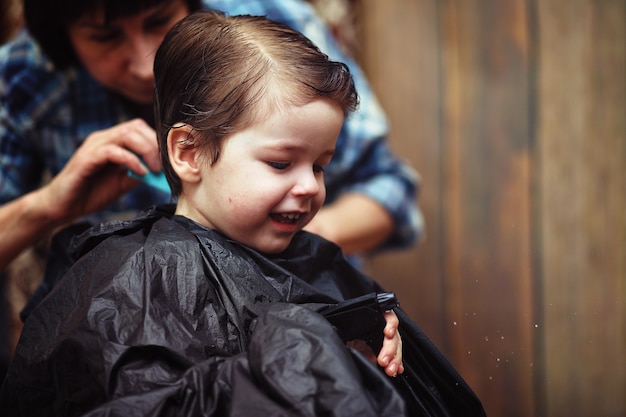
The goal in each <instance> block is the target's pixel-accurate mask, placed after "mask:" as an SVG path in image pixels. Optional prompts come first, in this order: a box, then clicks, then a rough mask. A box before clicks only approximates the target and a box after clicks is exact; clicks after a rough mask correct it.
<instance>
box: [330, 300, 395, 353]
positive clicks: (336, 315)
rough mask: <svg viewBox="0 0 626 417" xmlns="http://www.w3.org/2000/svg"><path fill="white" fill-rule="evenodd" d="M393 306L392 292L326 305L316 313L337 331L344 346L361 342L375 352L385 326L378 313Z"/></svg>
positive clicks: (381, 316) (379, 344) (383, 319)
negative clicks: (348, 342)
mask: <svg viewBox="0 0 626 417" xmlns="http://www.w3.org/2000/svg"><path fill="white" fill-rule="evenodd" d="M397 306H398V300H397V299H396V296H395V294H394V293H393V292H382V293H375V292H373V293H369V294H366V295H362V296H360V297H356V298H351V299H349V300H345V301H342V302H340V303H338V304H333V305H330V306H328V307H325V308H324V309H322V310H321V311H320V313H321V314H322V315H323V316H324V317H326V319H327V320H328V321H329V322H330V323H331V324H332V325H333V326H334V327H335V328H336V329H337V332H338V333H339V336H340V337H341V338H342V340H343V341H344V342H347V341H350V340H355V339H361V340H364V341H365V342H367V344H368V345H370V347H372V348H373V349H379V348H380V346H381V345H382V342H383V329H384V328H385V324H386V322H385V317H384V316H383V314H382V313H383V312H384V311H389V310H392V309H393V308H395V307H397ZM375 351H377V350H375Z"/></svg>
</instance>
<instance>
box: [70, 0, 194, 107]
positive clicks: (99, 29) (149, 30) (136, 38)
mask: <svg viewBox="0 0 626 417" xmlns="http://www.w3.org/2000/svg"><path fill="white" fill-rule="evenodd" d="M129 1H132V0H129ZM188 14H189V9H188V7H187V3H186V2H185V1H184V0H172V1H169V2H164V3H163V4H161V5H158V6H155V7H153V8H150V9H148V10H146V11H143V12H141V13H139V14H137V15H134V16H130V17H124V18H120V19H115V20H113V21H111V22H108V23H106V22H105V21H104V14H103V13H102V12H96V13H93V14H87V15H85V16H83V17H81V18H80V19H79V20H78V21H76V22H74V23H73V24H72V25H70V26H69V28H68V37H69V39H70V42H71V43H72V46H73V47H74V50H75V52H76V55H77V56H78V59H79V60H80V61H81V62H82V64H83V65H84V66H85V68H86V69H87V71H89V73H91V75H92V76H93V77H94V78H95V79H96V81H98V82H99V83H100V84H102V85H103V86H105V87H106V88H108V89H110V90H112V91H115V92H117V93H119V94H121V95H122V96H124V97H126V98H128V99H129V100H131V101H134V102H136V103H141V104H151V103H152V98H153V93H154V75H153V73H152V65H153V63H154V54H155V53H156V50H157V48H158V47H159V45H160V44H161V42H162V41H163V38H164V37H165V34H166V33H167V31H168V30H169V29H170V28H171V27H172V26H173V25H174V24H175V23H176V22H178V21H179V20H180V19H182V18H183V17H185V16H187V15H188Z"/></svg>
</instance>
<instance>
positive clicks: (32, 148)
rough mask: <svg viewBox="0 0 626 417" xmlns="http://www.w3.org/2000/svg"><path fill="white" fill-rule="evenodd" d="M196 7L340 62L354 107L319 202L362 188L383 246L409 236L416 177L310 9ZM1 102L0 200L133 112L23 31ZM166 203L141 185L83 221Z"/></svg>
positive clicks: (359, 79) (1, 80)
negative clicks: (297, 40) (273, 23)
mask: <svg viewBox="0 0 626 417" xmlns="http://www.w3.org/2000/svg"><path fill="white" fill-rule="evenodd" d="M204 4H205V6H206V7H210V8H213V9H217V10H222V11H224V12H226V13H229V14H231V15H235V14H252V15H267V16H268V17H269V18H271V19H274V20H277V21H280V22H283V23H285V24H287V25H289V26H291V27H293V28H295V29H297V30H299V31H301V32H303V33H304V34H305V35H307V36H308V37H309V38H310V39H311V40H312V41H313V42H314V43H316V44H317V45H318V46H319V47H320V49H321V50H323V51H324V52H325V53H327V54H328V55H329V56H330V57H331V58H332V59H334V60H338V61H342V62H345V63H346V64H348V65H349V67H350V70H351V71H352V74H353V76H354V80H355V83H356V88H357V91H358V93H359V96H360V107H359V109H358V111H356V112H355V113H353V114H351V115H350V116H349V117H348V118H347V119H346V122H345V123H344V126H343V129H342V131H341V134H340V136H339V139H338V142H337V148H336V153H335V155H334V157H333V159H332V162H331V163H330V165H329V166H328V167H327V168H326V171H325V181H326V187H327V198H326V202H327V203H331V202H333V201H334V200H335V199H336V198H337V197H338V196H339V195H341V194H342V193H345V192H356V193H361V194H364V195H367V196H369V197H371V198H372V199H374V200H376V201H378V202H379V203H380V204H382V205H383V206H384V207H386V208H387V210H388V211H389V213H390V214H391V215H392V217H393V218H394V220H395V225H396V228H395V232H394V234H393V235H392V236H391V238H390V239H389V240H388V241H387V242H386V243H385V245H384V247H385V248H391V247H394V248H397V247H406V246H408V245H410V244H412V243H414V242H415V241H416V239H417V238H418V236H419V235H420V233H421V231H422V224H423V221H422V215H421V212H420V211H419V208H418V206H417V204H416V198H417V189H418V177H417V174H416V173H415V172H414V171H413V170H412V169H411V168H410V167H409V166H408V165H406V164H405V163H403V162H401V161H399V160H398V159H397V158H396V157H395V156H394V155H393V154H392V153H391V151H390V149H389V146H388V143H387V141H386V137H387V133H388V126H387V120H386V117H385V115H384V113H383V111H382V109H381V107H380V105H379V103H378V101H377V100H376V98H375V96H374V95H373V93H372V90H371V88H370V86H369V85H368V83H367V80H366V79H365V77H364V75H363V73H362V71H361V69H360V68H359V67H358V66H357V65H356V63H355V62H354V61H353V60H352V59H350V58H349V57H347V56H346V55H345V54H344V53H342V51H341V50H340V48H339V47H338V45H337V44H336V43H335V42H334V40H333V38H332V35H331V34H330V32H329V31H328V29H327V27H326V26H325V25H324V23H323V22H322V21H321V20H320V18H319V17H318V16H317V15H316V13H315V11H314V9H313V7H312V6H311V5H309V4H308V3H305V2H301V1H297V0H275V1H272V0H204ZM0 100H1V107H0V204H4V203H6V202H8V201H10V200H12V199H14V198H16V197H18V196H21V195H23V194H25V193H27V192H29V191H31V190H33V189H36V188H37V187H39V186H40V185H41V183H42V179H43V178H44V175H45V174H46V173H48V174H51V175H53V176H54V175H56V174H58V172H59V171H60V170H61V169H62V168H63V166H64V165H65V164H66V163H67V161H68V160H69V159H70V157H71V156H72V154H73V153H74V151H75V150H76V148H78V147H79V146H80V144H81V143H82V142H83V140H84V139H85V138H86V137H87V136H88V135H89V134H90V133H91V132H93V131H96V130H101V129H105V128H108V127H111V126H113V125H115V124H117V123H120V122H123V121H126V120H129V119H131V118H134V117H137V116H139V115H138V114H133V113H132V111H131V110H130V109H129V107H128V106H124V105H123V101H122V100H121V99H120V97H118V96H116V95H115V94H113V93H111V92H109V91H107V90H106V89H104V88H103V87H102V86H100V85H99V84H98V83H97V82H96V81H94V80H93V79H92V78H91V76H90V75H89V74H88V73H87V71H86V70H85V69H84V68H72V69H69V70H66V71H63V72H59V71H55V70H53V68H52V65H51V63H50V61H48V60H47V58H45V57H44V56H43V55H42V53H41V51H40V50H39V48H38V46H37V45H36V44H35V42H34V41H33V39H32V38H31V37H30V36H29V34H28V33H27V32H25V31H22V33H20V34H19V35H18V36H17V37H16V38H15V39H14V40H13V41H12V42H10V43H8V44H6V45H5V46H3V47H2V48H0ZM170 201H171V196H170V195H168V194H165V193H162V192H160V191H158V190H156V189H154V188H151V187H148V186H146V185H140V186H138V187H136V188H135V189H133V190H132V191H130V192H129V193H127V194H126V195H125V196H123V197H122V198H121V199H120V200H119V201H117V202H116V203H115V204H114V205H113V206H111V207H109V208H107V210H104V211H103V212H101V213H99V214H98V215H97V216H96V218H95V219H92V220H102V219H106V218H108V217H110V216H111V215H112V214H114V213H120V212H136V211H137V210H141V209H144V208H146V207H147V206H149V205H152V204H160V203H165V202H170ZM355 215H358V213H355Z"/></svg>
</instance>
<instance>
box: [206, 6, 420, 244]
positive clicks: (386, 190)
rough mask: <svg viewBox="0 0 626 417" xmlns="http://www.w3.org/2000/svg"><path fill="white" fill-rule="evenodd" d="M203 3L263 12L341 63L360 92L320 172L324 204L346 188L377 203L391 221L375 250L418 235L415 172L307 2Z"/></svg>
mask: <svg viewBox="0 0 626 417" xmlns="http://www.w3.org/2000/svg"><path fill="white" fill-rule="evenodd" d="M204 3H205V6H207V7H210V8H213V9H217V10H222V11H224V12H226V13H229V14H231V15H236V14H252V15H266V16H268V17H269V18H271V19H273V20H276V21H279V22H282V23H285V24H287V25H289V26H291V27H292V28H294V29H296V30H299V31H300V32H302V33H304V34H305V35H306V36H307V37H309V39H311V40H312V41H313V42H314V43H315V44H316V45H317V46H318V47H319V48H320V49H321V50H322V51H324V52H325V53H326V54H328V55H329V56H330V57H331V58H332V59H334V60H336V61H341V62H344V63H346V64H347V65H348V66H349V67H350V71H351V72H352V75H353V78H354V81H355V84H356V88H357V91H358V93H359V98H360V104H359V109H358V110H357V111H356V112H355V113H353V114H351V115H350V116H349V117H348V118H347V119H346V122H345V123H344V126H343V129H342V131H341V134H340V136H339V139H338V141H337V149H336V152H335V155H334V156H333V160H332V162H331V163H330V165H329V166H328V167H327V169H326V172H325V180H326V187H327V200H326V201H327V202H328V203H330V202H332V201H333V200H335V199H336V198H338V196H339V195H341V194H343V193H346V192H354V193H360V194H364V195H366V196H368V197H370V198H372V199H373V200H375V201H377V202H378V203H380V204H381V205H382V206H383V207H385V208H386V209H387V211H388V212H389V213H390V214H391V216H392V217H393V219H394V222H395V230H394V233H393V235H392V236H391V237H390V238H389V239H388V241H387V242H385V244H384V245H383V246H382V247H381V248H380V249H390V248H403V247H408V246H410V245H412V244H413V243H415V242H416V241H417V240H418V239H419V238H420V237H421V235H422V233H423V228H424V224H423V223H424V222H423V217H422V213H421V211H420V209H419V207H418V205H417V193H418V189H419V176H418V174H417V173H416V172H415V171H414V170H413V169H412V168H411V167H410V166H409V165H408V164H407V163H406V162H404V161H401V160H399V159H398V158H397V156H395V155H394V154H393V152H392V151H391V149H390V147H389V143H388V142H387V135H388V130H389V129H388V123H387V118H386V116H385V114H384V112H383V110H382V108H381V106H380V104H379V102H378V100H377V98H376V96H375V95H374V93H373V91H372V89H371V88H370V86H369V84H368V82H367V79H366V78H365V76H364V74H363V72H362V70H361V69H360V68H359V66H358V65H357V64H356V62H354V60H353V59H351V58H350V57H348V56H347V55H346V54H345V53H343V52H342V50H341V48H340V47H339V46H338V45H337V43H336V42H335V40H334V38H333V36H332V34H331V32H330V30H329V29H328V28H327V26H326V25H325V24H324V22H323V21H322V20H321V18H320V17H319V16H318V15H317V14H316V12H315V10H314V8H313V7H312V6H311V5H310V4H309V3H307V2H304V1H299V0H213V1H211V0H205V1H204Z"/></svg>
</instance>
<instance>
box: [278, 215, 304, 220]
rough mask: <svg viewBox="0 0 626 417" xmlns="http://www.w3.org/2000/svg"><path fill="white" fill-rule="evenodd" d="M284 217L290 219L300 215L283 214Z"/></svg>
mask: <svg viewBox="0 0 626 417" xmlns="http://www.w3.org/2000/svg"><path fill="white" fill-rule="evenodd" d="M282 216H283V217H286V218H288V219H289V220H293V219H297V218H298V217H300V215H299V214H282Z"/></svg>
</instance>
